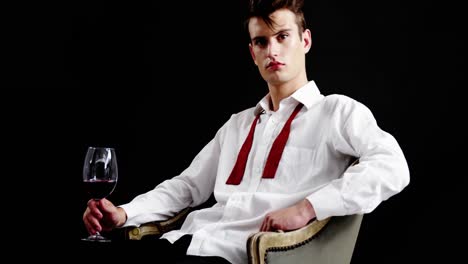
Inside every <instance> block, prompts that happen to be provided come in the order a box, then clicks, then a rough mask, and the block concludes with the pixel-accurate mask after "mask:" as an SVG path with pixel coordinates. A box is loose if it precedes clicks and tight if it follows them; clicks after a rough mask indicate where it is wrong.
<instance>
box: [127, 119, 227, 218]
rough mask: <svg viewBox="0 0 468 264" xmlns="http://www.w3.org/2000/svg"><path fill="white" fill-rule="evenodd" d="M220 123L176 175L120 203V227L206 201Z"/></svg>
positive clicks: (212, 181)
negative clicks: (123, 220)
mask: <svg viewBox="0 0 468 264" xmlns="http://www.w3.org/2000/svg"><path fill="white" fill-rule="evenodd" d="M224 127H225V126H223V127H222V128H221V129H220V130H219V131H218V133H217V134H216V136H215V138H214V139H212V140H211V141H210V142H209V143H208V144H207V145H206V146H205V147H204V148H203V149H202V150H201V151H200V153H198V155H197V156H196V157H195V159H194V160H193V161H192V163H191V164H190V166H189V167H188V168H187V169H185V170H184V171H183V172H182V173H181V174H180V175H178V176H176V177H174V178H172V179H169V180H166V181H164V182H162V183H161V184H159V185H158V186H156V188H154V189H153V190H151V191H149V192H147V193H144V194H141V195H138V196H137V197H135V198H134V199H133V200H132V201H131V202H130V203H127V204H123V205H120V207H121V208H123V209H124V210H125V212H126V214H127V222H126V223H125V224H124V226H130V225H132V226H133V225H135V226H139V225H140V224H143V223H147V222H151V221H160V220H166V219H168V218H170V217H171V216H173V215H175V214H176V213H177V212H180V211H181V210H183V209H184V208H186V207H189V206H192V207H194V206H197V205H200V204H202V203H203V202H205V201H206V200H208V198H209V197H210V195H211V193H212V192H213V189H214V184H215V180H216V171H217V167H218V162H219V155H220V141H221V138H222V135H223V131H224Z"/></svg>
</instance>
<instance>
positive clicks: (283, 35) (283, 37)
mask: <svg viewBox="0 0 468 264" xmlns="http://www.w3.org/2000/svg"><path fill="white" fill-rule="evenodd" d="M288 36H289V35H288V34H280V35H279V36H278V37H279V38H280V39H286V38H287V37H288Z"/></svg>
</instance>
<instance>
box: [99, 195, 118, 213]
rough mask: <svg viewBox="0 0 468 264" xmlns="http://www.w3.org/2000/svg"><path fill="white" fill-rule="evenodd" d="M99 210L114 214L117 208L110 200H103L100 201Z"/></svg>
mask: <svg viewBox="0 0 468 264" xmlns="http://www.w3.org/2000/svg"><path fill="white" fill-rule="evenodd" d="M99 208H100V209H101V210H102V211H103V212H104V213H113V212H114V211H115V206H114V204H113V203H111V202H110V201H109V200H107V199H106V198H104V199H101V200H100V201H99Z"/></svg>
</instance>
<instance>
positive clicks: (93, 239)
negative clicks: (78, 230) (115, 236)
mask: <svg viewBox="0 0 468 264" xmlns="http://www.w3.org/2000/svg"><path fill="white" fill-rule="evenodd" d="M81 240H82V241H91V242H111V240H110V239H108V238H105V237H103V236H102V235H101V234H99V233H96V234H94V235H91V236H89V237H86V238H82V239H81Z"/></svg>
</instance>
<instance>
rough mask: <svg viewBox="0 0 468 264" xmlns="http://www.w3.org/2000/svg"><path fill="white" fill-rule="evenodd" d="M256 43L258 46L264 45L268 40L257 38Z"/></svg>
mask: <svg viewBox="0 0 468 264" xmlns="http://www.w3.org/2000/svg"><path fill="white" fill-rule="evenodd" d="M254 44H255V45H256V46H262V47H263V46H265V45H266V41H265V40H264V39H256V40H255V42H254Z"/></svg>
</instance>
